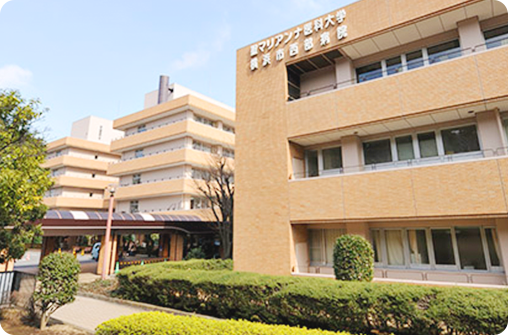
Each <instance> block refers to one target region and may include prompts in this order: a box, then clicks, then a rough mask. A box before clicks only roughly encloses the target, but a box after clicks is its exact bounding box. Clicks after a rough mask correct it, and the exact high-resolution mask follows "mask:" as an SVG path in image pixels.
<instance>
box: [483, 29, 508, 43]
mask: <svg viewBox="0 0 508 335" xmlns="http://www.w3.org/2000/svg"><path fill="white" fill-rule="evenodd" d="M484 36H485V41H486V42H487V49H492V48H497V47H500V46H503V45H508V26H503V27H500V28H496V29H492V30H488V31H486V32H484Z"/></svg>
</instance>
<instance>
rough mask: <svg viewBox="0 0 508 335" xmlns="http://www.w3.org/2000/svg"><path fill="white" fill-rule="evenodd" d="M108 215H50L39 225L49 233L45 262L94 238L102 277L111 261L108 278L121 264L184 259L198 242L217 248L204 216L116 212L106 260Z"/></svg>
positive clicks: (44, 252) (46, 236)
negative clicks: (204, 242)
mask: <svg viewBox="0 0 508 335" xmlns="http://www.w3.org/2000/svg"><path fill="white" fill-rule="evenodd" d="M107 217H108V214H107V213H104V212H82V211H57V210H50V211H48V212H47V213H46V216H45V217H44V219H43V220H41V221H40V222H38V223H41V224H42V229H43V231H44V238H43V244H42V250H41V259H42V258H43V257H44V256H46V255H48V254H50V253H52V252H56V251H59V250H60V251H62V252H73V251H74V252H77V253H80V252H81V250H83V251H84V249H80V248H81V247H79V243H78V240H79V241H82V240H83V238H84V237H89V238H91V240H92V241H100V243H101V248H100V252H99V257H98V262H97V263H96V264H97V266H96V269H95V273H96V274H101V272H102V267H103V266H102V264H103V263H104V262H106V263H107V265H106V268H107V269H108V274H112V273H114V271H115V268H116V267H117V266H118V267H125V266H128V265H132V264H136V263H141V262H145V263H150V262H157V261H179V260H182V259H183V258H184V257H185V254H186V253H187V252H188V251H189V249H190V248H192V247H193V245H195V244H196V243H198V242H197V241H201V242H203V241H206V242H207V246H206V247H207V248H211V249H213V248H218V247H217V246H215V243H214V231H213V229H212V226H211V224H210V223H209V222H207V221H204V220H202V219H201V218H200V217H199V216H196V215H165V214H125V213H122V214H118V213H114V214H113V222H112V230H111V240H110V246H111V249H110V250H111V257H110V258H109V259H105V256H104V249H105V248H104V243H105V241H104V240H105V238H104V236H105V232H106V222H107ZM87 247H88V248H89V247H90V245H88V246H87ZM83 248H84V247H83ZM87 251H89V250H87ZM210 252H214V250H210Z"/></svg>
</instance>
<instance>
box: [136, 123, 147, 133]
mask: <svg viewBox="0 0 508 335" xmlns="http://www.w3.org/2000/svg"><path fill="white" fill-rule="evenodd" d="M145 131H146V124H142V125H141V126H138V133H144V132H145Z"/></svg>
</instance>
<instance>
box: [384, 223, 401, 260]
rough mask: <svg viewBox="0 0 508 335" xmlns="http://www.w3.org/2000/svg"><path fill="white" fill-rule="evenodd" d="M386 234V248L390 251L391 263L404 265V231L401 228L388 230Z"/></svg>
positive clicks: (389, 258)
mask: <svg viewBox="0 0 508 335" xmlns="http://www.w3.org/2000/svg"><path fill="white" fill-rule="evenodd" d="M385 236H386V250H387V253H388V264H389V265H404V247H403V244H402V231H401V230H387V231H385Z"/></svg>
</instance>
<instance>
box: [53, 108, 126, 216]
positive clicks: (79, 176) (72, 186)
mask: <svg viewBox="0 0 508 335" xmlns="http://www.w3.org/2000/svg"><path fill="white" fill-rule="evenodd" d="M121 134H122V133H121V132H119V131H115V130H113V121H111V120H106V119H102V118H98V117H95V116H90V117H87V118H85V119H82V120H79V121H76V122H74V123H73V125H72V131H71V136H70V137H65V138H62V139H59V140H56V141H53V142H51V143H49V144H48V145H47V160H46V162H45V163H44V164H43V166H44V167H46V168H49V169H50V170H51V176H52V177H54V185H53V187H52V188H51V189H50V190H49V191H48V192H47V194H46V197H45V199H44V203H45V204H46V205H47V206H48V207H49V208H50V209H60V210H76V209H80V210H104V209H107V208H108V204H107V199H105V197H104V196H105V190H106V188H107V187H108V185H110V184H116V183H118V179H117V178H116V177H111V176H108V175H107V170H108V165H109V164H111V163H113V162H116V161H118V160H119V158H120V156H119V155H118V154H115V153H112V152H111V151H110V145H109V143H110V141H111V140H112V138H113V137H115V136H121Z"/></svg>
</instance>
